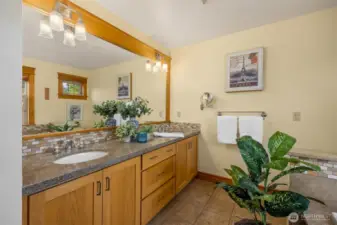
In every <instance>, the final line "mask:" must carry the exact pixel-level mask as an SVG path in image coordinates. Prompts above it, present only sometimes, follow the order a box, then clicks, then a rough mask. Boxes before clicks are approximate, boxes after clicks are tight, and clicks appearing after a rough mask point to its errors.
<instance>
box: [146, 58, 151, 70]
mask: <svg viewBox="0 0 337 225" xmlns="http://www.w3.org/2000/svg"><path fill="white" fill-rule="evenodd" d="M145 69H146V71H147V72H151V71H152V64H151V61H150V60H147V61H146V64H145Z"/></svg>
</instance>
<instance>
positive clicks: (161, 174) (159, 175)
mask: <svg viewBox="0 0 337 225" xmlns="http://www.w3.org/2000/svg"><path fill="white" fill-rule="evenodd" d="M164 174H165V171H164V172H161V173H160V174H158V175H157V176H158V177H161V176H163V175H164Z"/></svg>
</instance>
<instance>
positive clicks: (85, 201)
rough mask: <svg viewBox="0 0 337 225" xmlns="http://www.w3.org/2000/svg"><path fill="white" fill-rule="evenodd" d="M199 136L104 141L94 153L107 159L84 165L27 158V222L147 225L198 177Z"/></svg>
mask: <svg viewBox="0 0 337 225" xmlns="http://www.w3.org/2000/svg"><path fill="white" fill-rule="evenodd" d="M197 135H198V132H191V133H185V138H156V139H154V140H153V141H151V142H148V143H146V144H138V143H130V144H124V143H121V142H119V141H117V140H112V141H108V142H105V143H99V144H96V145H93V147H92V149H93V150H97V149H100V150H101V151H104V152H107V153H108V154H107V156H105V157H103V158H101V159H97V160H92V161H88V162H86V163H80V164H69V165H57V164H54V163H53V162H54V161H55V159H57V158H59V157H60V156H56V155H54V154H41V155H34V156H29V157H25V158H27V159H24V162H23V164H24V165H23V166H24V174H23V176H24V177H23V183H24V187H23V195H24V197H23V213H24V215H23V220H24V222H23V224H24V225H49V224H57V225H70V224H71V225H98V224H104V225H113V224H114V225H115V224H116V225H117V224H121V225H122V224H123V225H140V224H142V225H145V224H147V223H148V222H149V221H150V220H151V219H152V218H153V217H154V216H155V215H156V214H157V213H158V212H159V211H160V210H161V209H162V208H163V207H164V206H165V205H166V204H167V203H168V202H170V200H171V199H173V198H174V196H175V195H176V194H178V193H179V192H180V191H181V190H182V189H183V188H184V187H185V186H186V185H187V184H188V183H189V182H190V181H191V180H192V179H193V178H194V177H195V176H196V174H197V160H198V159H197V151H198V150H197V140H198V139H197ZM75 151H78V150H75ZM83 151H87V150H83ZM68 154H69V153H68ZM70 154H73V153H70ZM35 160H37V161H36V163H35V164H34V161H35ZM38 160H43V161H44V162H43V164H40V163H41V162H38ZM29 165H30V166H29ZM29 167H30V168H29ZM25 168H26V170H25Z"/></svg>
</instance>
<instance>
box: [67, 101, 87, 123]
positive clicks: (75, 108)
mask: <svg viewBox="0 0 337 225" xmlns="http://www.w3.org/2000/svg"><path fill="white" fill-rule="evenodd" d="M66 115H67V120H68V121H81V120H83V104H67V114H66Z"/></svg>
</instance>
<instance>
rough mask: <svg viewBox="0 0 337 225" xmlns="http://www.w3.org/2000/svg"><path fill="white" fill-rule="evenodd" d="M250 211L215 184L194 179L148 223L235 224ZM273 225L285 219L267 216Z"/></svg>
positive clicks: (168, 224)
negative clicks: (241, 206)
mask: <svg viewBox="0 0 337 225" xmlns="http://www.w3.org/2000/svg"><path fill="white" fill-rule="evenodd" d="M241 218H252V216H251V215H250V213H249V212H248V211H247V210H245V209H241V208H240V207H238V206H236V205H235V203H234V202H233V201H232V200H231V199H230V198H229V197H228V195H227V193H226V192H225V191H223V190H222V189H218V188H216V187H215V184H214V183H211V182H207V181H203V180H198V179H195V180H193V181H192V182H191V183H190V184H189V185H188V186H187V187H186V188H185V189H184V190H183V191H182V192H181V193H179V194H178V195H177V196H176V198H175V199H173V200H172V201H171V202H170V203H169V204H168V205H167V206H166V207H165V208H164V209H163V210H162V211H161V212H160V213H159V214H158V215H157V216H156V217H155V218H153V220H152V221H151V222H150V223H149V224H148V225H234V223H235V222H237V221H239V220H241ZM270 222H271V223H272V225H286V224H287V222H286V219H285V218H270Z"/></svg>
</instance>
